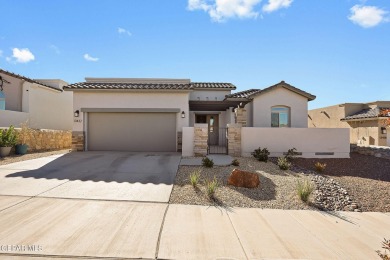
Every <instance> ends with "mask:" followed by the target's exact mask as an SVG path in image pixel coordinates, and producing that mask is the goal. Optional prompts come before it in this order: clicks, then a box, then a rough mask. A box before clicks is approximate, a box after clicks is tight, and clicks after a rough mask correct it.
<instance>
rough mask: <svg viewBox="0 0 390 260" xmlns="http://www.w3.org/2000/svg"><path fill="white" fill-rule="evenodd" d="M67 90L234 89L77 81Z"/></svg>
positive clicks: (200, 84)
mask: <svg viewBox="0 0 390 260" xmlns="http://www.w3.org/2000/svg"><path fill="white" fill-rule="evenodd" d="M64 89H67V90H75V89H77V90H84V89H85V90H87V89H92V90H103V89H109V90H121V89H122V90H124V89H132V90H193V89H236V87H235V86H234V85H233V84H231V83H214V82H191V83H147V82H145V83H131V82H112V83H111V82H79V83H74V84H70V85H68V86H65V87H64Z"/></svg>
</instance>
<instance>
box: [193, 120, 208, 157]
mask: <svg viewBox="0 0 390 260" xmlns="http://www.w3.org/2000/svg"><path fill="white" fill-rule="evenodd" d="M207 139H208V125H207V124H195V125H194V155H195V156H206V155H207Z"/></svg>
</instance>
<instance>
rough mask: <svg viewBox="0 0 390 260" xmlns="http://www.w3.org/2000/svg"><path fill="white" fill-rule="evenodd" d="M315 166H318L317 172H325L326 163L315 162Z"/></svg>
mask: <svg viewBox="0 0 390 260" xmlns="http://www.w3.org/2000/svg"><path fill="white" fill-rule="evenodd" d="M314 167H315V168H316V172H323V171H324V170H325V168H326V163H320V162H316V164H314Z"/></svg>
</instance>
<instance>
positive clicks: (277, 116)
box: [271, 106, 290, 127]
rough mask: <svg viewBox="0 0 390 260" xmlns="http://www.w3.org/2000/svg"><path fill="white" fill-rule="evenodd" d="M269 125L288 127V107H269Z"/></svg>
mask: <svg viewBox="0 0 390 260" xmlns="http://www.w3.org/2000/svg"><path fill="white" fill-rule="evenodd" d="M271 127H290V108H289V107H285V106H275V107H272V108H271Z"/></svg>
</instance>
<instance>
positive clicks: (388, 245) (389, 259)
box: [376, 238, 390, 260]
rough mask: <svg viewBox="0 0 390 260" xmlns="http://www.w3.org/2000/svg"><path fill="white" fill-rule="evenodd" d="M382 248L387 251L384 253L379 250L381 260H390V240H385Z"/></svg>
mask: <svg viewBox="0 0 390 260" xmlns="http://www.w3.org/2000/svg"><path fill="white" fill-rule="evenodd" d="M382 248H383V249H384V250H385V251H384V252H383V253H382V252H381V251H379V250H377V251H376V253H377V254H378V256H379V257H380V258H381V259H383V260H390V254H387V250H389V253H390V240H387V239H386V238H385V239H383V242H382Z"/></svg>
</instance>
